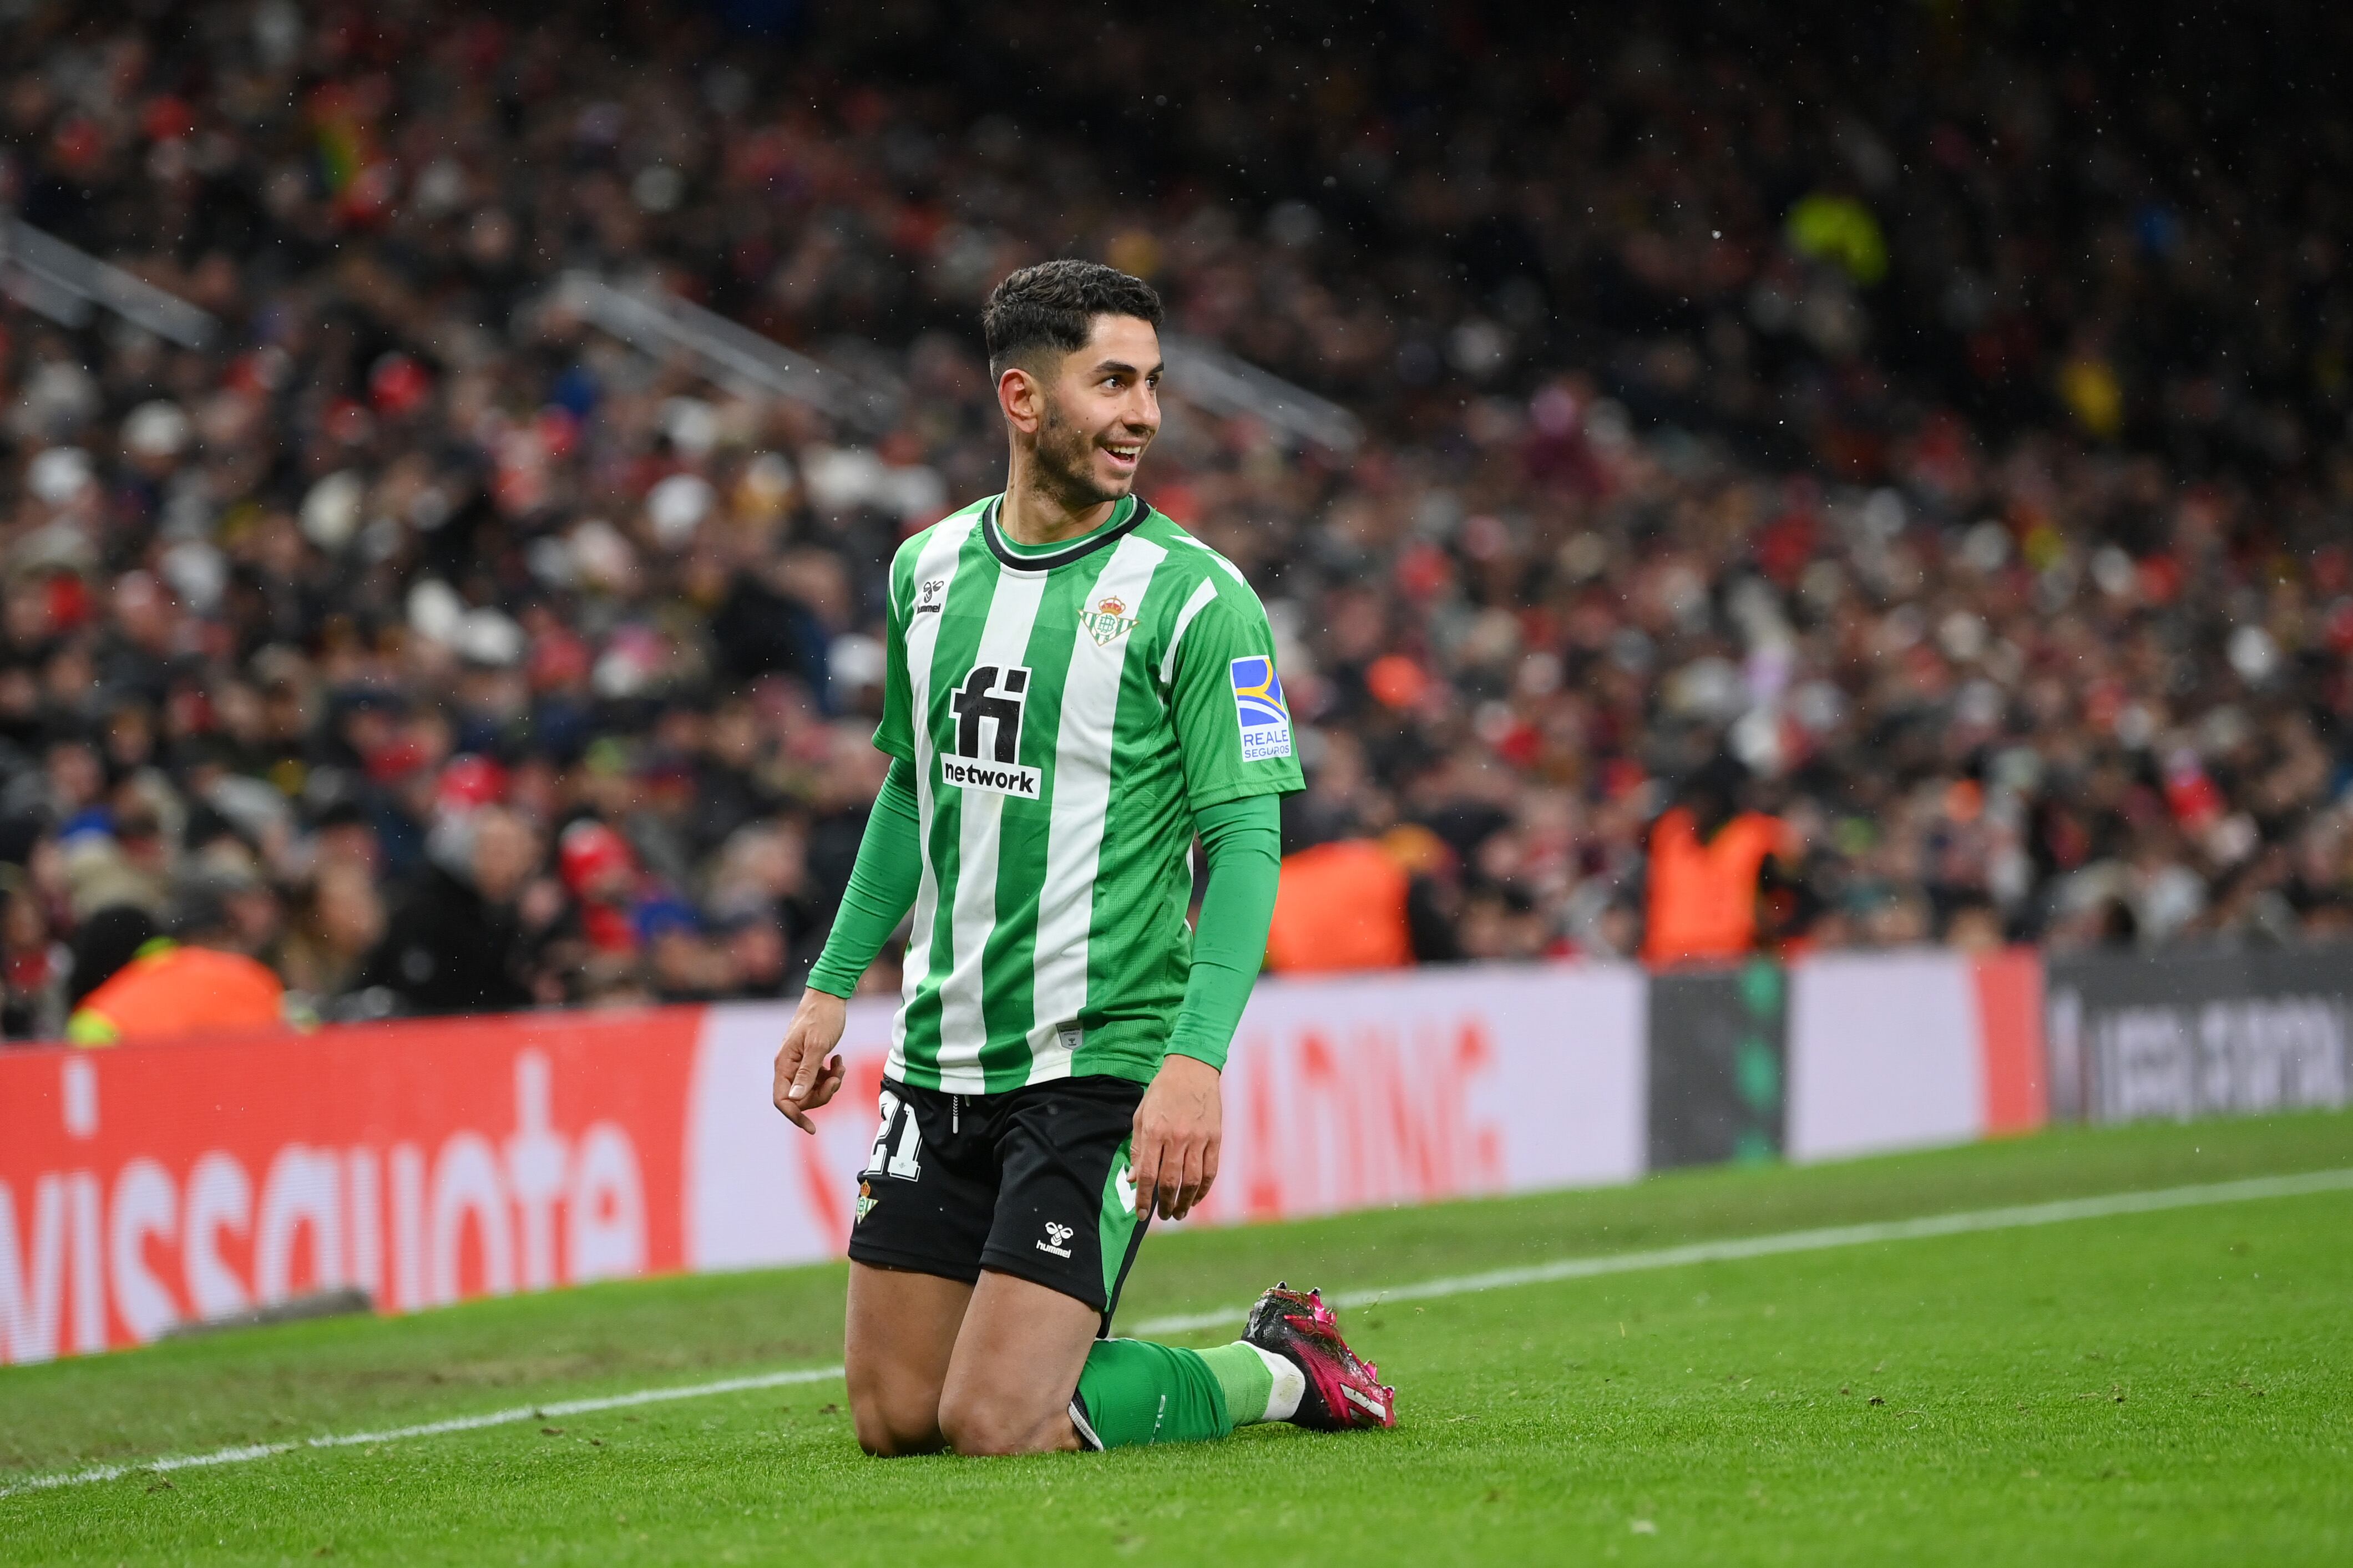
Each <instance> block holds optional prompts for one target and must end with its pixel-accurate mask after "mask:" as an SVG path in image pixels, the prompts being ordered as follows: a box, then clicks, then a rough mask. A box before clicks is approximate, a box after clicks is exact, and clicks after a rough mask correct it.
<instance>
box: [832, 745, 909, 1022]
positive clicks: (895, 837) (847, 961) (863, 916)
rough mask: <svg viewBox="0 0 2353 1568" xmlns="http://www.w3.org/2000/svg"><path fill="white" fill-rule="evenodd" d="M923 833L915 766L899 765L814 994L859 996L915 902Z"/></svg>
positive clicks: (876, 814) (852, 876)
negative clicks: (861, 982)
mask: <svg viewBox="0 0 2353 1568" xmlns="http://www.w3.org/2000/svg"><path fill="white" fill-rule="evenodd" d="M922 832H923V819H922V816H921V814H920V813H919V811H918V809H917V807H916V805H915V769H914V766H913V763H907V762H905V761H902V760H894V761H893V762H892V763H891V772H890V775H889V776H888V777H886V778H885V779H884V780H883V781H882V793H881V794H880V795H876V796H875V797H874V809H873V811H872V813H871V814H870V815H869V816H867V818H866V834H865V837H862V838H860V840H859V841H858V859H857V861H856V863H855V864H853V865H852V866H851V867H850V868H849V887H847V888H845V889H842V894H841V908H840V910H839V911H837V912H836V913H835V915H834V917H833V930H832V931H829V932H828V933H827V936H826V939H825V951H824V952H822V953H820V954H818V961H817V963H816V964H815V965H813V966H812V967H811V968H810V970H809V977H808V983H809V988H810V989H811V990H815V991H823V992H825V993H827V994H829V995H834V996H849V995H850V994H854V993H855V992H856V991H857V989H858V979H859V976H860V975H862V974H864V973H866V966H867V965H868V964H870V963H873V962H874V955H875V954H877V953H879V952H881V951H882V944H883V943H884V942H888V941H890V940H891V933H892V931H896V930H898V929H899V922H900V921H902V920H904V919H906V917H907V910H909V909H910V908H911V907H913V904H914V902H915V889H916V888H917V887H918V886H919V885H920V884H921V882H922V880H923V845H922V842H921V835H922Z"/></svg>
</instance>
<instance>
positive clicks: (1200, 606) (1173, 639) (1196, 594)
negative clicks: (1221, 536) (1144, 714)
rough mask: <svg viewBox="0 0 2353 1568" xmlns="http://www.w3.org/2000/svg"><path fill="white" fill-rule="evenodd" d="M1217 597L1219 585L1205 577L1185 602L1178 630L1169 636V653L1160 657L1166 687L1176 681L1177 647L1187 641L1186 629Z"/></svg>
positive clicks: (1161, 673)
mask: <svg viewBox="0 0 2353 1568" xmlns="http://www.w3.org/2000/svg"><path fill="white" fill-rule="evenodd" d="M1217 596H1218V585H1217V584H1215V583H1213V582H1211V581H1210V580H1209V579H1208V578H1207V577H1204V578H1202V579H1201V585H1200V586H1199V587H1198V588H1196V589H1194V590H1193V596H1192V597H1191V598H1189V599H1187V600H1186V601H1185V608H1184V610H1183V611H1182V613H1180V614H1179V615H1178V616H1177V617H1176V630H1175V631H1173V632H1170V633H1169V634H1168V651H1167V652H1166V653H1165V654H1162V655H1161V656H1160V684H1161V685H1163V686H1166V685H1167V684H1168V683H1169V682H1170V681H1172V680H1174V679H1176V645H1177V644H1178V643H1181V642H1183V641H1184V640H1185V628H1186V627H1187V626H1191V625H1192V624H1193V617H1194V616H1198V615H1199V614H1200V613H1201V612H1202V611H1203V610H1206V609H1208V607H1209V601H1211V600H1212V599H1215V598H1216V597H1217Z"/></svg>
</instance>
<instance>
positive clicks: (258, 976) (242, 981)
mask: <svg viewBox="0 0 2353 1568" xmlns="http://www.w3.org/2000/svg"><path fill="white" fill-rule="evenodd" d="M172 929H173V932H174V934H173V935H172V936H168V937H156V938H154V939H153V940H152V941H150V942H147V943H145V944H144V945H143V946H142V947H141V948H140V949H139V951H138V952H137V953H136V954H135V955H134V956H133V957H132V959H131V961H130V962H129V963H125V964H124V965H122V967H121V968H120V969H118V970H116V971H115V972H114V973H113V974H112V975H111V976H110V977H109V978H108V979H107V980H106V981H105V982H104V983H103V984H100V985H99V986H98V987H97V988H96V989H94V990H92V991H91V992H90V994H88V995H86V996H84V997H83V998H82V1000H81V1005H79V1007H76V1008H75V1009H74V1012H73V1016H72V1017H71V1018H69V1019H68V1020H67V1022H66V1038H68V1039H69V1040H70V1041H72V1042H73V1043H74V1044H75V1045H78V1046H112V1045H121V1044H123V1043H125V1042H128V1041H134V1040H160V1039H170V1038H173V1037H178V1036H183V1035H200V1034H209V1033H214V1032H216V1031H219V1030H223V1029H261V1028H269V1027H270V1026H274V1025H278V1024H281V1023H283V1022H285V1003H286V988H285V986H284V985H283V984H280V982H279V979H278V976H277V975H276V974H274V973H270V971H269V968H268V967H267V966H266V965H264V964H262V963H258V962H257V961H255V960H253V959H250V958H248V957H246V956H245V954H243V953H241V952H231V951H228V949H229V944H230V942H231V940H232V938H231V935H230V932H229V917H228V912H227V909H226V907H225V906H224V905H223V903H222V901H221V899H220V896H219V895H218V893H216V892H215V891H213V890H212V889H206V888H197V889H190V890H189V891H187V892H186V893H185V894H183V895H182V897H181V899H180V900H178V902H177V903H176V905H175V907H174V910H173V921H172Z"/></svg>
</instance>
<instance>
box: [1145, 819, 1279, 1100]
mask: <svg viewBox="0 0 2353 1568" xmlns="http://www.w3.org/2000/svg"><path fill="white" fill-rule="evenodd" d="M1195 820H1196V821H1197V822H1198V824H1199V826H1200V830H1201V845H1202V847H1203V849H1205V850H1206V851H1207V852H1208V860H1209V883H1208V887H1207V888H1206V889H1203V890H1202V893H1201V916H1200V920H1199V921H1198V924H1197V928H1196V930H1195V931H1194V933H1193V968H1192V973H1190V974H1188V975H1187V977H1186V981H1185V1002H1184V1005H1183V1006H1182V1007H1181V1008H1180V1009H1179V1010H1178V1012H1177V1015H1176V1027H1175V1028H1174V1029H1172V1030H1170V1031H1169V1035H1168V1049H1169V1052H1170V1053H1171V1054H1173V1055H1176V1056H1180V1057H1191V1058H1195V1059H1196V1060H1198V1061H1205V1062H1207V1063H1208V1064H1209V1065H1210V1066H1211V1067H1213V1068H1224V1067H1225V1065H1226V1051H1227V1048H1228V1047H1230V1046H1231V1045H1232V1044H1233V1038H1234V1029H1235V1027H1236V1026H1238V1025H1240V1023H1241V1021H1242V1008H1243V1006H1244V1005H1247V1004H1248V1003H1249V1001H1250V986H1251V985H1252V984H1255V983H1256V982H1257V980H1258V972H1259V969H1260V966H1261V964H1263V963H1265V961H1266V932H1267V926H1268V924H1269V923H1270V922H1271V921H1272V920H1273V919H1274V893H1275V888H1276V886H1277V884H1278V883H1279V882H1280V881H1281V880H1282V811H1281V806H1280V805H1279V803H1278V801H1277V799H1276V797H1275V796H1274V795H1246V796H1244V797H1242V798H1241V799H1240V800H1230V801H1227V802H1225V803H1223V804H1222V805H1212V806H1208V807H1206V808H1204V809H1203V810H1201V811H1200V812H1198V814H1196V817H1195Z"/></svg>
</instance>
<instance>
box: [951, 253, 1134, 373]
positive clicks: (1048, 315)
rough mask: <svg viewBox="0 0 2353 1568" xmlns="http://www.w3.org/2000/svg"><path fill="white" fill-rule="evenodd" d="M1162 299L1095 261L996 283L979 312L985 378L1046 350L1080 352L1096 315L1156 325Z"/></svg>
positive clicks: (1030, 270) (1042, 265) (1044, 266)
mask: <svg viewBox="0 0 2353 1568" xmlns="http://www.w3.org/2000/svg"><path fill="white" fill-rule="evenodd" d="M1163 314H1164V312H1163V311H1162V310H1161V308H1160V296H1159V295H1158V294H1157V293H1155V291H1154V290H1153V287H1152V285H1151V284H1149V283H1146V282H1145V280H1144V279H1141V278H1131V277H1129V276H1128V275H1127V274H1126V273H1124V272H1122V271H1121V270H1119V269H1118V268H1115V267H1105V266H1104V265H1103V263H1101V262H1099V261H1070V260H1063V261H1041V262H1039V263H1038V265H1037V266H1035V267H1024V268H1021V270H1019V271H1018V272H1016V273H1013V274H1012V275H1011V276H1009V277H1008V278H1007V279H1005V281H1004V282H1002V283H999V284H998V285H997V287H996V288H995V289H993V290H991V291H990V293H989V296H988V303H987V304H986V305H984V306H982V307H981V310H980V330H981V332H982V333H983V335H984V336H986V337H987V340H988V374H990V375H991V376H992V377H994V376H1000V375H1003V374H1005V367H1006V366H1007V365H1009V364H1012V363H1016V362H1017V361H1019V360H1022V359H1024V358H1026V357H1027V356H1029V355H1030V354H1033V353H1037V352H1038V351H1039V349H1047V348H1050V349H1052V350H1054V351H1055V352H1056V353H1072V352H1074V351H1076V350H1078V349H1082V348H1084V347H1085V346H1086V342H1087V334H1088V333H1089V332H1090V331H1092V330H1093V322H1094V318H1095V317H1097V316H1135V317H1139V318H1141V319H1142V320H1144V321H1149V322H1151V323H1152V324H1153V325H1154V326H1155V327H1156V326H1158V325H1159V324H1160V321H1161V318H1162V316H1163Z"/></svg>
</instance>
